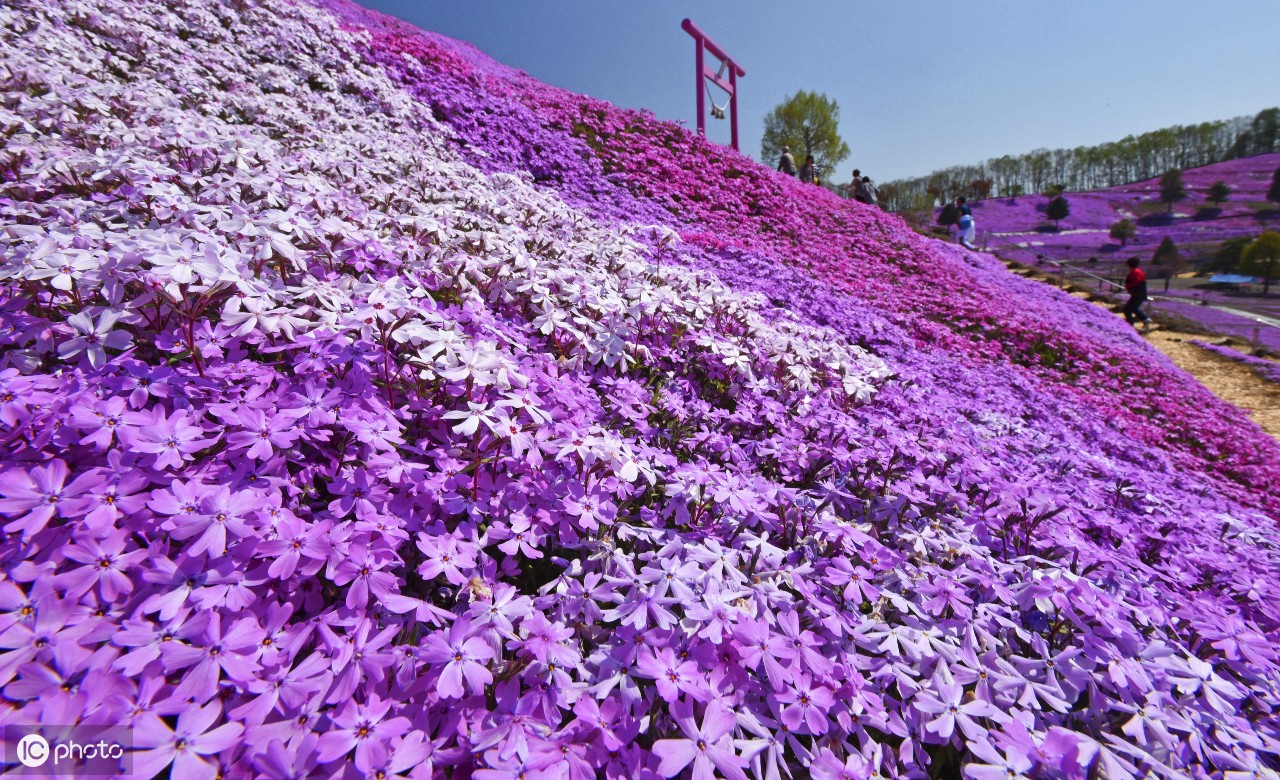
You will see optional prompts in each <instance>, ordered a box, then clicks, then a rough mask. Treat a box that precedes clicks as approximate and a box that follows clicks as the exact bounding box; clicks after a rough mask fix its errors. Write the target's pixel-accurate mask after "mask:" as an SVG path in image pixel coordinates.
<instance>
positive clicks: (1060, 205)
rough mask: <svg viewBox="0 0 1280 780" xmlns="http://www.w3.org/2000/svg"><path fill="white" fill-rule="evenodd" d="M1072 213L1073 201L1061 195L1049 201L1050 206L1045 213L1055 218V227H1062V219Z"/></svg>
mask: <svg viewBox="0 0 1280 780" xmlns="http://www.w3.org/2000/svg"><path fill="white" fill-rule="evenodd" d="M1070 214H1071V203H1070V201H1068V200H1067V199H1066V198H1064V197H1062V196H1061V195H1059V196H1058V197H1056V198H1054V199H1053V200H1051V201H1049V206H1048V207H1047V208H1046V209H1045V212H1044V215H1045V216H1046V217H1048V218H1049V219H1051V220H1053V224H1054V226H1055V227H1060V226H1061V225H1060V223H1061V222H1062V220H1064V219H1066V218H1067V216H1069V215H1070Z"/></svg>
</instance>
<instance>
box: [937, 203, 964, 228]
mask: <svg viewBox="0 0 1280 780" xmlns="http://www.w3.org/2000/svg"><path fill="white" fill-rule="evenodd" d="M959 219H960V210H959V209H957V208H956V204H954V203H950V202H948V203H944V204H942V210H941V211H939V212H938V224H939V225H943V226H947V225H954V224H956V221H957V220H959Z"/></svg>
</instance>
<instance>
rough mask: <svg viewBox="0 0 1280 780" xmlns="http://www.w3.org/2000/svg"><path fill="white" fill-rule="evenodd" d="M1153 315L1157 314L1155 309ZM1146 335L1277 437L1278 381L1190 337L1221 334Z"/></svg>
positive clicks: (1035, 273) (1049, 280) (1078, 293)
mask: <svg viewBox="0 0 1280 780" xmlns="http://www.w3.org/2000/svg"><path fill="white" fill-rule="evenodd" d="M1005 265H1007V266H1008V267H1009V270H1010V271H1013V272H1014V273H1016V274H1018V275H1019V276H1025V277H1028V278H1031V279H1036V280H1038V281H1042V282H1045V283H1046V284H1053V285H1054V286H1057V284H1056V282H1057V279H1056V278H1055V277H1053V276H1050V275H1048V274H1045V273H1044V272H1042V271H1040V270H1039V269H1036V268H1030V267H1028V266H1024V265H1021V264H1019V263H1015V262H1011V261H1009V260H1005ZM1068 290H1069V291H1070V293H1071V295H1074V296H1075V297H1077V298H1083V299H1085V300H1093V302H1094V303H1096V304H1097V305H1099V306H1103V305H1104V304H1103V303H1102V302H1100V301H1097V300H1094V296H1093V295H1092V294H1091V293H1089V292H1088V291H1086V290H1080V289H1075V288H1072V287H1068ZM1108 310H1110V309H1108ZM1156 316H1157V317H1159V313H1158V312H1157V314H1156ZM1145 338H1146V339H1147V342H1148V343H1150V344H1151V346H1153V347H1155V348H1156V349H1158V350H1160V351H1161V352H1163V353H1164V354H1165V355H1167V356H1168V357H1169V359H1170V360H1172V361H1173V362H1174V363H1175V364H1176V365H1177V366H1178V368H1181V369H1182V370H1183V371H1186V372H1187V373H1188V374H1191V375H1192V376H1193V377H1195V378H1196V379H1198V380H1199V381H1200V384H1202V385H1204V386H1205V387H1206V388H1207V389H1208V390H1209V392H1211V393H1213V394H1214V395H1216V396H1218V397H1219V398H1221V399H1222V400H1224V401H1226V402H1227V403H1230V404H1234V405H1235V406H1238V407H1240V408H1241V409H1243V410H1244V411H1245V413H1247V414H1248V415H1249V417H1250V418H1252V419H1253V421H1254V422H1256V423H1257V424H1258V425H1259V427H1261V428H1262V430H1264V431H1266V432H1267V433H1269V434H1270V435H1271V437H1272V438H1274V439H1276V440H1277V441H1280V385H1278V384H1276V383H1274V382H1268V381H1267V380H1265V379H1263V378H1262V377H1260V376H1258V375H1257V374H1255V373H1254V372H1253V370H1252V369H1251V368H1249V367H1248V366H1245V365H1242V364H1240V363H1236V362H1235V361H1232V360H1229V359H1227V358H1225V357H1222V356H1221V355H1215V354H1213V353H1212V352H1210V351H1208V350H1206V349H1201V348H1200V347H1197V346H1196V345H1195V344H1192V343H1191V341H1192V339H1200V340H1202V341H1208V342H1210V343H1216V342H1219V341H1221V339H1220V338H1215V337H1213V336H1205V335H1203V334H1196V333H1189V332H1183V331H1179V330H1175V329H1170V328H1165V327H1158V328H1157V329H1156V330H1153V331H1151V332H1150V333H1148V334H1146V336H1145Z"/></svg>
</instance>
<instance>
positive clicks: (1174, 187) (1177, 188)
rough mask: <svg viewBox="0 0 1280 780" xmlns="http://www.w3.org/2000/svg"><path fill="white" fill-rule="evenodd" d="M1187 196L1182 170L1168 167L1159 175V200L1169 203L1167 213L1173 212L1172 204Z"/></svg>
mask: <svg viewBox="0 0 1280 780" xmlns="http://www.w3.org/2000/svg"><path fill="white" fill-rule="evenodd" d="M1185 197H1187V185H1186V184H1185V183H1183V181H1182V171H1180V170H1178V169H1177V168H1170V169H1169V170H1167V171H1165V172H1164V175H1163V176H1161V177H1160V200H1161V202H1163V203H1167V204H1169V213H1170V214H1172V213H1173V204H1174V203H1177V202H1178V201H1180V200H1182V199H1183V198H1185Z"/></svg>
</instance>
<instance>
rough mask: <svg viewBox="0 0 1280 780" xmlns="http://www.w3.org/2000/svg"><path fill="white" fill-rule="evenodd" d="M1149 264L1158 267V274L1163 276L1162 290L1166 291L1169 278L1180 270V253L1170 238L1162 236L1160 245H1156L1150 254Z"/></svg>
mask: <svg viewBox="0 0 1280 780" xmlns="http://www.w3.org/2000/svg"><path fill="white" fill-rule="evenodd" d="M1151 264H1152V265H1154V266H1159V267H1160V275H1161V276H1163V277H1164V290H1165V292H1168V291H1169V280H1171V279H1172V278H1173V276H1174V274H1176V273H1178V272H1179V271H1181V270H1182V253H1181V252H1179V251H1178V247H1177V245H1176V244H1174V243H1173V239H1172V238H1170V237H1168V236H1165V237H1164V240H1163V241H1161V242H1160V246H1158V247H1156V251H1155V253H1154V254H1152V255H1151Z"/></svg>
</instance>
